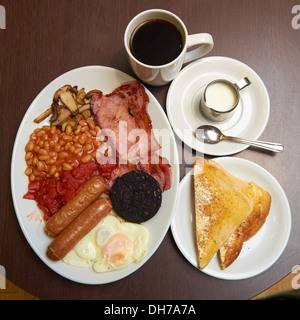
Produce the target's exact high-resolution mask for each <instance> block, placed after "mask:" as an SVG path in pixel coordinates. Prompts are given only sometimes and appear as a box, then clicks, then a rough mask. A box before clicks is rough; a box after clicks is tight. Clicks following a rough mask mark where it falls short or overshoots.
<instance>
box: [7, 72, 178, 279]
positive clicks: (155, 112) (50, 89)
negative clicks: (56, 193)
mask: <svg viewBox="0 0 300 320" xmlns="http://www.w3.org/2000/svg"><path fill="white" fill-rule="evenodd" d="M129 80H134V79H133V78H132V77H131V76H129V75H127V74H125V73H123V72H121V71H119V70H116V69H113V68H109V67H103V66H88V67H82V68H78V69H75V70H71V71H69V72H67V73H65V74H63V75H61V76H60V77H58V78H57V79H55V80H53V81H52V82H51V83H50V84H49V85H47V86H46V87H45V88H44V89H43V90H42V91H41V92H40V94H39V95H38V96H37V97H36V98H35V100H34V101H33V102H32V104H31V105H30V107H29V108H28V110H27V112H26V114H25V115H24V118H23V120H22V122H21V124H20V127H19V130H18V133H17V136H16V139H15V144H14V148H13V154H12V161H11V191H12V198H13V203H14V207H15V211H16V215H17V218H18V220H19V224H20V227H21V229H22V231H23V233H24V235H25V238H26V239H27V241H28V243H29V244H30V246H31V247H32V249H33V250H34V251H35V252H36V254H37V255H38V256H39V257H40V258H41V259H42V260H43V262H45V263H46V265H47V266H49V267H50V268H52V269H53V270H54V271H55V272H57V273H58V274H60V275H62V276H64V277H66V278H68V279H70V280H73V281H76V282H80V283H85V284H104V283H109V282H113V281H116V280H119V279H122V278H124V277H126V276H128V275H129V274H131V273H132V272H134V271H136V270H137V269H139V268H140V267H141V266H142V265H143V264H144V263H145V262H146V261H147V260H148V259H149V258H150V257H151V256H152V255H153V254H154V252H155V251H156V250H157V248H158V247H159V245H160V243H161V242H162V240H163V238H164V237H165V234H166V232H167V231H168V228H169V226H170V223H171V219H172V215H173V211H174V208H175V202H176V199H177V193H178V189H179V161H178V152H177V147H176V142H175V138H174V135H173V133H172V129H171V127H170V124H169V121H168V118H167V116H166V114H165V113H164V111H163V109H162V107H161V106H160V104H159V103H158V101H157V100H156V99H155V97H154V96H153V95H152V94H151V92H149V91H148V90H147V89H146V92H147V94H148V95H149V98H150V102H149V106H148V112H149V115H150V117H151V119H152V122H153V128H154V129H160V130H161V131H159V132H158V134H160V133H161V132H162V134H166V133H168V137H169V140H168V144H165V146H166V148H163V150H162V153H161V154H162V155H163V156H165V157H167V158H168V159H169V161H170V163H171V165H172V172H173V177H172V178H173V179H172V187H171V188H170V189H169V190H168V191H166V192H164V193H163V201H162V206H161V208H160V210H159V212H158V213H157V214H156V215H155V216H154V217H153V218H152V219H150V220H148V221H147V222H145V223H144V225H145V226H146V227H147V228H148V230H149V233H150V239H149V244H148V249H147V253H146V255H145V257H144V258H143V260H142V261H141V262H140V263H138V264H131V265H130V266H128V267H126V268H124V269H122V270H118V271H114V272H109V273H103V274H100V273H95V272H94V271H93V270H92V268H80V267H73V266H70V265H67V264H65V263H63V262H62V261H58V262H53V261H51V260H50V259H49V258H48V257H47V256H46V249H47V247H48V245H49V244H50V238H49V237H48V236H47V235H46V234H45V232H44V225H43V223H42V222H41V220H40V219H39V218H38V217H39V216H38V213H39V209H38V207H37V205H36V203H35V201H31V200H25V199H23V195H24V194H25V193H26V192H27V186H28V179H27V176H26V175H25V173H24V171H25V169H26V163H25V159H24V156H25V151H24V147H25V145H26V143H27V142H28V139H29V135H30V134H31V133H32V131H33V130H34V129H35V128H37V127H41V126H42V125H43V124H44V123H45V124H48V120H44V122H43V123H40V124H35V123H34V122H33V120H34V119H35V118H36V117H37V116H38V115H39V114H41V113H42V112H43V111H45V109H46V108H48V107H49V106H50V105H51V103H52V98H53V94H54V92H55V91H56V90H57V89H58V88H60V87H61V86H63V85H65V84H71V85H78V88H85V89H86V91H89V90H91V89H100V90H102V91H103V93H104V94H107V93H110V92H112V91H113V90H114V89H115V88H116V87H118V86H119V85H121V84H122V83H123V82H125V81H129ZM163 146H164V145H163ZM34 212H35V215H30V214H32V213H34ZM34 216H35V217H37V220H35V219H34Z"/></svg>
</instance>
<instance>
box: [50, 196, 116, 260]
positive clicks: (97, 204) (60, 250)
mask: <svg viewBox="0 0 300 320" xmlns="http://www.w3.org/2000/svg"><path fill="white" fill-rule="evenodd" d="M111 209H112V204H111V201H110V199H109V198H107V197H102V198H99V199H97V200H95V201H94V202H93V203H92V204H91V205H90V206H88V207H87V208H86V209H85V210H84V211H83V212H82V213H81V214H80V215H79V216H78V217H77V218H76V219H75V220H74V221H73V222H71V223H70V224H69V225H68V226H67V227H66V228H65V229H64V230H63V231H62V232H61V233H60V234H59V235H58V236H57V237H56V238H54V240H53V241H52V242H51V243H50V245H49V246H48V248H47V252H46V254H47V256H48V257H49V258H50V259H52V260H55V261H58V260H60V259H62V258H64V257H65V256H66V255H67V253H68V252H70V251H71V250H72V249H73V248H74V246H75V245H76V244H77V243H78V242H79V241H80V240H81V239H82V238H83V237H84V236H85V235H86V234H88V233H89V232H90V231H91V230H92V229H93V228H94V227H95V226H96V225H97V224H98V223H99V222H100V221H101V220H102V219H103V218H105V217H106V216H107V215H108V213H109V212H110V211H111Z"/></svg>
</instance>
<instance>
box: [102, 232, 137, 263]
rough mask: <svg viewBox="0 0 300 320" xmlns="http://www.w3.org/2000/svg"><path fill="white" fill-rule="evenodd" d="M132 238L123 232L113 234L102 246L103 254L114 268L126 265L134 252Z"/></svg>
mask: <svg viewBox="0 0 300 320" xmlns="http://www.w3.org/2000/svg"><path fill="white" fill-rule="evenodd" d="M133 252H134V250H133V242H132V240H131V239H130V238H129V237H128V236H126V235H125V234H122V233H117V234H114V235H113V236H111V237H110V238H109V239H108V240H107V242H106V243H105V245H104V246H103V247H102V255H103V257H104V259H105V260H106V261H107V263H108V264H109V265H111V266H112V267H114V268H118V267H121V266H123V265H126V264H127V263H128V261H129V260H130V258H131V256H132V254H133Z"/></svg>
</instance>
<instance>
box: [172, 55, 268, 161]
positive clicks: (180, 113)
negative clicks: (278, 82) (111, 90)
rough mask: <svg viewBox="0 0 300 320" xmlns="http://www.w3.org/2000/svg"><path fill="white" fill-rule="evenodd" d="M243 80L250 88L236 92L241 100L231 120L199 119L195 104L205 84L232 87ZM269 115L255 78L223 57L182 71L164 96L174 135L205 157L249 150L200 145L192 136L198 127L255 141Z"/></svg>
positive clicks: (244, 67) (236, 145)
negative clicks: (221, 82) (230, 84)
mask: <svg viewBox="0 0 300 320" xmlns="http://www.w3.org/2000/svg"><path fill="white" fill-rule="evenodd" d="M244 77H248V78H249V80H250V81H251V84H250V86H248V87H246V88H245V89H243V90H242V91H240V95H241V100H240V103H239V104H238V106H237V108H236V110H235V113H234V115H233V117H232V118H231V119H229V120H226V121H223V122H213V121H210V120H207V119H206V118H205V117H203V116H202V113H201V112H200V110H199V102H200V98H201V96H202V94H203V91H204V89H205V87H206V86H207V84H208V83H209V82H211V81H213V80H215V79H226V80H229V81H231V82H233V83H235V82H237V81H238V80H240V79H242V78H244ZM269 112H270V100H269V95H268V92H267V89H266V87H265V85H264V83H263V81H262V80H261V78H260V77H259V76H258V74H257V73H256V72H255V71H254V70H253V69H251V68H250V67H248V66H247V65H246V64H244V63H242V62H240V61H238V60H235V59H232V58H227V57H208V58H203V59H200V60H198V61H196V62H194V63H192V64H190V65H188V66H187V67H185V68H183V69H182V71H181V72H180V73H179V74H178V75H177V77H176V78H175V79H174V80H173V82H172V84H171V86H170V88H169V91H168V95H167V114H168V118H169V120H170V123H171V125H172V127H173V129H174V131H175V133H176V135H177V136H178V137H179V138H180V139H181V140H182V141H183V142H184V143H185V144H186V145H188V146H189V147H190V148H193V149H195V150H197V151H199V152H202V153H205V154H209V155H215V156H225V155H230V154H234V153H237V152H240V151H242V150H244V149H246V148H247V147H249V146H248V145H244V144H239V143H232V142H229V141H221V142H220V143H218V144H215V145H210V144H204V143H203V142H201V141H199V140H198V139H197V138H196V137H195V135H194V131H195V129H196V128H198V127H199V126H200V125H203V124H213V125H215V126H217V127H218V128H219V129H221V130H222V131H223V133H224V134H225V135H231V136H238V137H241V138H245V139H252V140H255V139H257V138H258V137H259V136H260V135H261V134H262V132H263V131H264V129H265V127H266V125H267V122H268V119H269Z"/></svg>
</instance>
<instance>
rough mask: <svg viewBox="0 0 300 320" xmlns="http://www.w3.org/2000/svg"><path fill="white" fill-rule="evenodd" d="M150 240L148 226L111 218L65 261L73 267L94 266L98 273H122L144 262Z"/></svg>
mask: <svg viewBox="0 0 300 320" xmlns="http://www.w3.org/2000/svg"><path fill="white" fill-rule="evenodd" d="M148 240H149V231H148V229H147V228H146V227H145V226H143V225H141V224H137V223H130V222H126V221H125V220H123V219H122V218H120V217H118V216H114V215H108V216H106V217H105V218H104V219H103V220H102V221H101V222H100V223H98V225H97V226H96V227H95V228H94V229H92V230H91V231H90V232H89V233H88V234H87V235H86V236H85V237H84V238H82V239H81V240H80V241H79V242H78V243H77V245H76V246H75V247H74V248H73V249H72V250H71V251H70V252H69V253H68V254H67V255H66V256H65V258H64V259H63V261H64V262H65V263H67V264H70V265H73V266H80V267H89V266H92V268H93V270H94V271H95V272H99V273H102V272H108V271H113V270H120V269H122V268H125V267H126V266H128V265H129V264H131V263H138V262H140V261H141V260H142V259H143V257H144V255H145V253H146V250H147V244H148Z"/></svg>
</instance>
